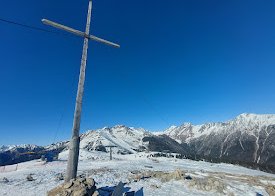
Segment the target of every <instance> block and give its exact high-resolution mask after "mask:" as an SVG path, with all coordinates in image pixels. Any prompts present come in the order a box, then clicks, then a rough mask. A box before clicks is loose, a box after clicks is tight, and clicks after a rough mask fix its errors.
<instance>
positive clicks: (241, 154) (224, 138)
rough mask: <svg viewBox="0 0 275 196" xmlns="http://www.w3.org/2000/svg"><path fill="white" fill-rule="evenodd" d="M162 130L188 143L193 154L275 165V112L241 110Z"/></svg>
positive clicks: (217, 159) (218, 159) (247, 162)
mask: <svg viewBox="0 0 275 196" xmlns="http://www.w3.org/2000/svg"><path fill="white" fill-rule="evenodd" d="M164 133H165V134H166V135H168V136H169V137H171V138H173V139H175V140H176V141H178V142H179V143H187V144H188V146H189V147H190V151H191V152H192V154H193V156H197V157H200V158H206V159H211V160H213V161H229V162H233V163H235V162H237V163H241V164H248V165H250V164H259V165H271V166H272V167H274V168H275V115H256V114H241V115H239V116H237V117H236V118H235V119H233V120H230V121H227V122H224V123H207V124H203V125H192V124H190V123H185V124H183V125H182V126H179V127H176V126H173V127H170V128H169V129H167V130H166V131H165V132H164Z"/></svg>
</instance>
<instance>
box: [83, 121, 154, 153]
mask: <svg viewBox="0 0 275 196" xmlns="http://www.w3.org/2000/svg"><path fill="white" fill-rule="evenodd" d="M146 135H150V133H149V132H146V131H145V130H144V129H135V128H133V127H126V126H123V125H117V126H114V127H111V128H109V127H104V128H103V129H99V130H96V131H88V132H87V133H85V134H82V135H81V141H80V148H82V149H87V150H90V151H91V150H95V149H96V148H97V147H99V146H117V147H116V148H114V151H115V152H118V151H120V152H124V153H136V152H137V151H139V149H140V148H141V147H142V146H143V143H142V138H143V137H144V136H146Z"/></svg>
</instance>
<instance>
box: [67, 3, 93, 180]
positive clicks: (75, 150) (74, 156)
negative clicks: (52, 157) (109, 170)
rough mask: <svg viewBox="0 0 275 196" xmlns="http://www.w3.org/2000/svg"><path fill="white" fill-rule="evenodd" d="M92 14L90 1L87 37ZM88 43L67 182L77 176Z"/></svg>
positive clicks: (83, 55) (83, 63)
mask: <svg viewBox="0 0 275 196" xmlns="http://www.w3.org/2000/svg"><path fill="white" fill-rule="evenodd" d="M91 13H92V0H89V6H88V15H87V23H86V31H85V34H86V35H89V33H90V23H91ZM88 42H89V39H88V38H87V36H86V37H85V38H84V44H83V51H82V59H81V67H80V74H79V81H78V89H77V97H76V103H75V112H74V120H73V129H72V138H71V141H70V148H69V158H68V165H67V175H66V179H65V181H66V182H68V181H70V180H71V179H73V178H76V176H77V167H78V158H79V143H80V138H79V130H80V120H81V110H82V97H83V91H84V82H85V70H86V63H87V51H88Z"/></svg>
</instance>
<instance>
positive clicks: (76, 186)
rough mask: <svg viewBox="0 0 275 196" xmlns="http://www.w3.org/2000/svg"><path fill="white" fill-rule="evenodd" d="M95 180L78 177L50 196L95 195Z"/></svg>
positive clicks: (53, 191) (59, 187)
mask: <svg viewBox="0 0 275 196" xmlns="http://www.w3.org/2000/svg"><path fill="white" fill-rule="evenodd" d="M95 191H96V186H95V181H94V179H91V178H84V177H77V178H76V179H73V180H70V181H69V182H65V183H63V184H61V185H59V186H58V187H56V188H54V189H52V190H51V191H49V192H48V196H57V195H58V196H91V195H93V194H94V193H95Z"/></svg>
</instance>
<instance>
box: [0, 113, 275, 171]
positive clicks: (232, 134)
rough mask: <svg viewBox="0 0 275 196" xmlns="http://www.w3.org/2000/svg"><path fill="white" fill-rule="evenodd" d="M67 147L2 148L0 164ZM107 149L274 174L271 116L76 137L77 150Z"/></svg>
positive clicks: (113, 130)
mask: <svg viewBox="0 0 275 196" xmlns="http://www.w3.org/2000/svg"><path fill="white" fill-rule="evenodd" d="M68 144H69V143H68V141H65V142H59V143H56V144H52V145H49V146H46V147H39V146H34V145H25V146H2V147H0V164H1V159H3V157H4V158H5V157H6V155H7V152H9V155H10V157H9V158H11V159H13V157H12V156H15V155H18V152H20V153H22V152H28V151H32V152H37V151H39V150H40V151H41V150H43V151H46V152H48V151H54V152H59V151H61V150H63V149H64V151H66V150H68ZM108 146H115V147H114V148H113V152H114V153H117V154H133V153H136V152H140V151H145V150H147V151H159V152H161V151H170V152H176V153H179V154H183V155H184V156H185V157H189V158H192V159H206V160H209V161H214V162H231V163H238V164H242V165H245V166H253V167H260V168H263V169H265V170H268V171H273V172H275V115H257V114H241V115H239V116H237V117H236V118H235V119H233V120H230V121H227V122H218V123H206V124H203V125H192V124H191V123H184V124H183V125H181V126H172V127H170V128H169V129H167V130H165V131H163V132H157V133H154V132H149V131H146V130H144V129H142V128H133V127H126V126H123V125H117V126H114V127H104V128H102V129H98V130H91V131H88V132H86V133H84V134H82V135H81V136H80V148H81V149H84V150H86V151H103V152H109V148H108ZM41 148H43V149H41ZM24 149H25V150H24ZM3 154H4V155H5V156H3ZM65 154H66V153H65ZM1 157H2V158H1ZM35 157H36V156H35ZM23 160H25V158H24V159H23Z"/></svg>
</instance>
